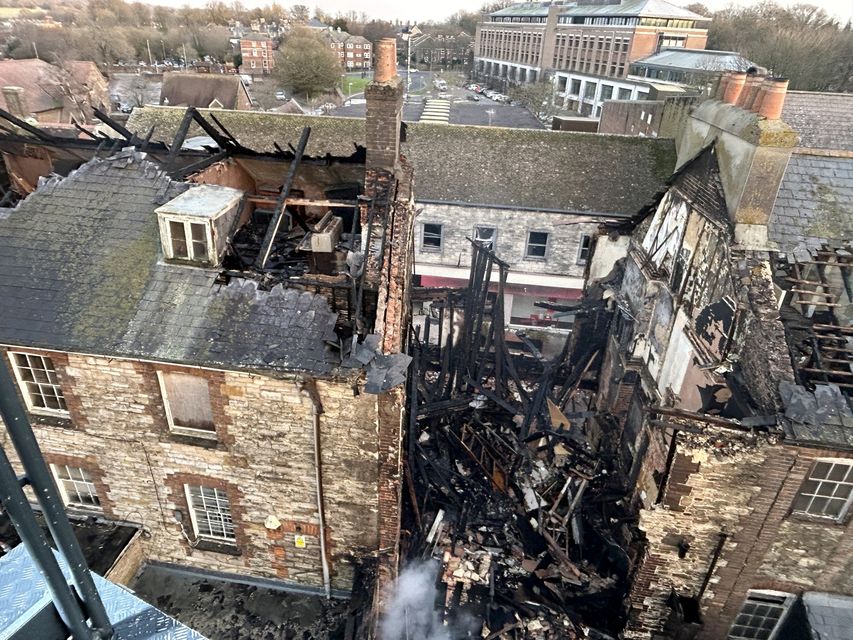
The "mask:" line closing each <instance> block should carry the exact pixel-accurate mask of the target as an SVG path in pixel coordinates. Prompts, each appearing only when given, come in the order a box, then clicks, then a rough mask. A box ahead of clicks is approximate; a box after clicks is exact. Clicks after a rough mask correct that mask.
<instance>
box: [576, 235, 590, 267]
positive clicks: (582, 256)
mask: <svg viewBox="0 0 853 640" xmlns="http://www.w3.org/2000/svg"><path fill="white" fill-rule="evenodd" d="M591 246H592V237H591V236H588V235H583V236H581V243H580V246H579V247H578V264H586V261H587V260H589V249H590V247H591Z"/></svg>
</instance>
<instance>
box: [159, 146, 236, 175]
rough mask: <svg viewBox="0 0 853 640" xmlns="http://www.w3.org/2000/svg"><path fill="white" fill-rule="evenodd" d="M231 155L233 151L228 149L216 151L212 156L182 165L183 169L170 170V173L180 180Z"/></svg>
mask: <svg viewBox="0 0 853 640" xmlns="http://www.w3.org/2000/svg"><path fill="white" fill-rule="evenodd" d="M230 155H231V152H230V151H228V150H225V151H220V152H219V153H214V154H213V155H212V156H208V157H207V158H204V159H202V160H199V161H198V162H194V163H192V164H190V165H187V166H185V167H182V168H181V169H177V170H175V171H171V172H169V175H170V176H172V178H174V179H176V180H179V179H181V178H184V177H186V176H189V175H192V174H194V173H196V172H198V171H201V170H202V169H206V168H207V167H209V166H210V165H212V164H216V163H217V162H219V161H220V160H225V158H227V157H228V156H230Z"/></svg>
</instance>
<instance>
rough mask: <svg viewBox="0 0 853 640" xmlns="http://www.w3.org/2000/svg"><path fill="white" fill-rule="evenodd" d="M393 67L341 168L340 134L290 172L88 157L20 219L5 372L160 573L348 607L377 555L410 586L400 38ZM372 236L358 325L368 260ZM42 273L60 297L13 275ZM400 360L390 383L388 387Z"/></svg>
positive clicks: (100, 506)
mask: <svg viewBox="0 0 853 640" xmlns="http://www.w3.org/2000/svg"><path fill="white" fill-rule="evenodd" d="M386 51H387V55H386V59H387V61H388V63H387V64H386V65H385V66H384V69H385V76H384V77H380V78H379V80H381V82H379V81H376V82H373V83H371V84H370V85H368V86H367V88H366V93H367V100H368V104H369V106H370V109H371V113H370V117H369V119H368V127H367V130H368V131H370V132H371V133H370V134H368V136H365V133H364V132H365V129H364V128H361V129H360V130H359V131H357V132H353V133H355V134H356V135H357V137H355V138H352V137H345V134H343V133H342V132H341V131H340V130H338V131H336V132H335V134H334V136H329V138H331V139H332V140H333V141H334V142H335V143H336V144H337V145H339V146H338V147H336V149H341V150H342V152H341V153H340V154H332V153H331V151H334V150H335V149H331V148H330V147H329V146H327V143H326V141H325V140H324V137H323V134H322V132H320V133H319V135H317V136H316V137H312V138H310V144H309V145H308V147H307V149H308V151H307V153H306V154H305V156H304V157H302V158H300V157H299V156H297V157H296V158H295V159H294V158H293V157H290V158H285V159H284V160H283V161H282V158H281V156H280V155H279V156H278V157H276V156H275V154H255V153H250V154H249V155H248V156H246V155H241V154H240V151H239V150H237V149H234V148H231V149H230V150H229V151H228V152H227V153H225V154H223V155H218V156H213V160H214V162H209V161H208V162H203V163H201V164H198V163H197V162H195V161H194V159H197V158H198V155H197V154H194V153H193V152H186V153H189V154H190V156H191V157H187V156H186V155H180V154H172V156H171V160H167V159H166V158H165V156H164V155H163V153H162V151H163V147H162V146H161V144H162V143H152V144H151V146H150V147H149V148H150V149H152V152H151V153H145V152H140V151H137V150H136V149H134V148H125V149H124V150H123V151H122V152H121V153H119V154H116V155H112V156H110V157H107V158H98V157H94V158H92V159H90V160H89V161H88V162H86V161H85V158H83V157H82V155H83V153H86V152H87V151H83V153H79V154H75V155H76V156H77V163H76V164H74V165H69V164H63V168H62V169H60V171H62V173H63V174H66V175H65V177H60V176H59V175H54V176H53V178H52V179H51V180H48V181H47V182H43V183H42V184H41V185H40V186H39V187H38V188H37V189H34V190H32V192H31V193H29V195H28V196H27V197H25V198H24V199H23V200H21V201H20V202H19V204H18V206H17V207H15V208H14V209H2V210H0V245H2V247H3V248H2V250H0V254H2V258H0V262H2V264H3V265H4V266H5V268H6V269H7V270H8V271H7V274H8V277H0V297H2V299H4V300H17V302H15V303H14V305H13V306H14V311H12V312H10V313H3V314H2V315H0V359H2V362H3V363H4V366H8V367H10V369H11V370H12V372H13V373H14V376H15V379H16V381H17V386H18V393H19V396H20V401H21V402H22V403H23V404H24V406H25V407H26V410H27V411H28V413H29V415H30V420H31V422H32V423H33V427H34V431H35V435H36V437H37V439H38V441H39V444H40V446H41V448H42V451H43V453H44V456H45V458H46V460H47V462H48V463H49V464H50V465H51V469H52V471H53V474H54V477H55V480H56V483H57V485H58V486H59V488H60V491H61V494H62V497H63V498H64V500H65V502H66V504H67V506H68V508H69V509H70V510H74V511H77V512H80V513H84V514H88V515H91V516H92V517H93V518H104V519H107V520H110V521H117V520H118V521H130V522H133V523H138V525H139V526H140V528H142V529H143V530H144V531H145V532H146V534H145V535H146V544H145V546H144V550H143V552H142V553H141V554H140V558H139V559H140V560H142V559H150V560H158V561H160V562H165V563H174V564H179V565H184V566H190V567H192V568H194V569H197V570H206V571H218V572H225V573H230V574H235V575H236V576H252V577H255V578H268V579H274V580H275V579H277V580H283V581H288V582H293V583H299V584H301V585H305V586H312V585H313V586H315V587H317V586H321V585H322V586H323V587H324V589H325V590H326V592H327V593H328V592H330V591H331V590H332V589H343V590H347V589H349V588H350V587H351V585H352V582H353V575H354V566H355V565H354V563H353V560H354V559H356V558H357V557H359V556H363V555H364V554H367V555H368V556H372V557H374V558H375V557H377V555H378V557H379V561H380V572H381V574H382V575H389V573H390V572H393V567H394V564H395V558H396V554H395V549H396V545H397V540H398V535H399V521H398V514H399V497H400V495H401V491H400V489H399V486H398V481H399V478H400V477H401V475H402V472H401V471H400V469H399V466H398V465H399V460H400V457H399V442H400V434H401V431H400V428H401V422H400V420H401V416H402V409H401V407H402V406H403V404H404V403H403V396H404V390H403V388H402V387H401V383H402V382H404V380H405V373H404V372H405V366H406V364H407V363H408V357H407V356H405V355H403V354H402V353H401V352H402V351H403V350H404V349H405V339H406V336H407V335H408V332H407V325H406V319H407V316H408V302H407V300H408V287H409V284H408V283H409V281H410V279H411V263H412V252H411V244H412V225H413V209H412V207H411V204H410V189H411V169H410V166H409V165H408V164H407V163H406V162H405V160H404V159H402V158H400V156H399V152H398V150H399V131H400V112H401V109H402V96H403V89H402V83H401V80H400V79H399V77H397V76H396V74H395V72H394V66H393V65H394V59H395V52H394V46H393V41H391V42H390V47H386ZM189 113H190V114H192V112H191V111H190V112H189ZM220 113H223V112H220ZM230 113H233V114H239V115H245V113H244V112H237V111H231V112H230ZM189 122H190V121H189V120H187V124H189ZM196 123H198V121H197V120H196ZM294 124H295V126H296V129H294V130H292V131H291V134H296V133H297V131H302V132H303V135H305V136H307V131H306V130H304V129H303V127H305V124H306V122H305V121H300V120H294ZM210 128H211V130H212V127H210ZM182 131H183V133H182V134H180V135H179V136H178V138H176V139H174V140H173V144H172V148H173V149H180V148H181V147H182V145H181V141H182V140H183V139H184V136H185V135H186V133H187V131H188V129H187V127H184V128H183V130H182ZM265 134H267V135H269V134H268V133H267V132H265ZM367 137H369V140H368V139H367ZM277 139H278V140H280V141H281V144H282V145H285V146H286V145H287V144H288V141H291V140H293V141H294V142H295V139H294V138H293V137H292V135H288V136H286V137H278V138H277ZM305 139H306V140H308V138H307V137H306V138H305ZM344 140H346V142H345V143H344ZM41 141H42V142H45V144H46V147H45V148H44V153H43V156H49V155H50V153H51V151H49V150H48V149H47V147H49V148H50V149H52V151H53V152H54V153H62V152H61V151H60V150H59V147H60V146H61V145H50V144H48V143H49V142H52V139H50V138H46V137H45V138H44V139H42V140H41ZM93 142H94V141H93ZM341 143H343V144H341ZM223 145H224V146H226V147H227V145H226V144H225V143H224V142H223ZM354 145H359V146H361V148H362V149H363V150H364V153H363V154H361V155H360V156H358V157H357V158H353V157H351V150H352V149H353V147H354ZM84 148H85V149H88V153H92V154H96V153H97V151H96V149H97V147H94V148H93V147H92V146H91V145H89V146H86V145H84ZM81 149H83V148H81ZM158 149H159V151H158ZM325 150H329V151H330V153H328V154H327V153H324V151H325ZM315 153H316V154H318V155H317V156H316V157H315V156H314V154H315ZM300 155H301V154H300ZM226 156H228V157H226ZM244 160H245V161H246V162H244ZM187 162H188V163H189V164H188V165H187V164H186V163H187ZM291 163H294V164H293V166H292V168H293V174H291V178H290V180H289V181H288V182H287V183H286V185H283V183H284V181H285V178H284V176H285V175H286V174H287V173H288V167H289V166H291ZM165 166H170V167H172V171H171V172H167V171H166V170H165V168H164V167H165ZM179 167H183V168H179ZM72 169H74V170H73V171H72ZM36 171H38V172H40V173H41V169H37V170H36ZM41 175H44V174H43V173H42V174H41ZM35 182H37V180H34V183H35ZM388 185H393V186H391V187H389V186H388ZM291 186H292V188H291ZM331 193H334V194H335V195H336V196H337V198H338V199H337V205H338V208H336V209H334V210H329V208H328V205H329V202H330V201H329V199H328V198H329V194H331ZM361 193H363V194H365V196H366V197H367V199H368V200H369V201H370V202H371V204H370V209H369V214H368V207H367V205H366V204H362V205H361V206H360V205H359V203H360V202H361V201H360V200H358V199H357V198H356V195H357V194H361ZM279 194H280V195H281V199H280V200H279ZM276 203H278V204H276ZM285 204H286V206H287V208H288V211H287V212H285V211H284V206H285ZM342 205H343V206H342ZM294 207H298V210H297V209H295V208H294ZM36 210H37V211H38V212H39V213H38V215H34V213H33V212H34V211H36ZM333 214H340V215H333ZM294 215H295V218H294V217H292V216H294ZM368 215H369V217H370V224H369V225H368V224H367V220H366V219H367V216H368ZM374 215H375V216H376V220H377V221H376V222H374ZM342 216H345V217H347V223H346V224H344V223H343V217H342ZM362 217H364V218H365V223H364V224H363V225H361V224H360V222H361V218H362ZM293 220H301V223H299V224H298V225H297V226H298V227H299V228H300V229H302V231H304V233H302V232H300V231H296V227H294V226H292V224H291V223H292V221H293ZM354 220H357V221H358V222H359V224H358V225H354ZM392 228H393V238H391V239H387V238H388V236H386V234H389V235H390V234H391V230H392ZM56 229H65V232H64V233H63V235H65V236H67V240H68V242H59V243H57V236H56V233H55V230H56ZM343 229H346V230H348V232H353V233H355V235H354V236H352V237H351V238H349V239H348V240H347V242H339V241H340V240H341V233H342V230H343ZM360 229H363V231H360ZM51 230H52V231H51ZM294 234H295V235H294ZM296 235H298V236H300V239H299V240H296V243H298V244H299V247H297V244H296V243H295V242H294V240H295V236H296ZM23 238H30V239H29V240H26V241H22V239H23ZM264 238H265V239H266V240H264V241H263V242H262V239H264ZM361 239H363V242H364V249H363V251H364V256H365V259H364V263H363V264H364V266H363V267H362V270H361V271H360V278H359V282H360V283H363V284H360V285H359V286H360V293H359V295H358V300H359V302H357V303H353V304H358V305H360V307H359V308H360V310H357V309H356V308H355V306H351V305H350V302H346V301H345V299H347V300H348V299H349V298H350V296H349V293H348V292H349V287H350V283H351V282H352V281H353V279H352V277H351V275H348V273H347V270H348V267H347V260H346V253H347V251H350V252H352V251H353V247H356V248H357V247H360V246H362V245H361V244H360V242H361ZM386 239H387V241H386ZM380 246H381V247H382V250H381V255H380V249H379V247H380ZM284 256H288V257H287V258H284ZM23 271H26V272H29V273H32V278H31V280H30V282H29V284H31V285H32V286H34V287H38V289H39V291H41V292H42V293H40V294H38V295H33V294H32V290H31V289H29V285H26V284H25V283H23V282H22V281H21V280H20V279H19V278H17V277H14V276H12V275H11V274H12V273H13V272H23ZM294 276H295V277H296V279H294ZM297 280H298V281H299V282H298V283H297ZM380 280H381V282H380ZM262 281H263V283H262ZM341 287H343V289H341ZM392 290H393V293H392ZM381 292H386V293H387V294H388V295H385V294H383V293H381ZM341 293H343V297H342V296H341ZM341 305H342V306H341ZM356 325H358V326H356ZM336 345H337V346H336ZM339 347H340V348H339ZM341 349H343V351H342V350H341ZM382 353H384V354H386V355H388V356H390V358H391V360H384V359H382V358H380V360H376V357H377V356H379V355H380V354H382ZM350 356H352V357H350ZM368 361H370V362H371V363H373V364H368ZM392 361H396V362H397V363H398V365H399V366H397V365H392V368H396V373H395V374H393V376H394V379H395V382H394V383H393V384H392V385H391V387H389V386H388V385H387V383H386V382H385V378H386V375H385V373H387V372H379V371H378V370H376V371H374V374H375V373H378V374H379V375H378V377H374V374H369V373H368V371H369V370H370V369H371V368H375V365H378V364H380V363H383V364H382V366H383V367H384V366H385V364H386V363H389V362H392ZM367 375H370V376H371V379H370V380H369V381H368V379H367V377H366V376H367ZM392 387H393V388H392ZM0 427H2V422H0ZM5 434H6V432H5V429H3V428H0V446H3V447H4V449H6V450H7V451H8V450H9V449H11V447H9V446H7V445H8V440H7V439H6V435H5ZM339 439H340V440H339ZM385 560H388V562H387V563H386V562H385Z"/></svg>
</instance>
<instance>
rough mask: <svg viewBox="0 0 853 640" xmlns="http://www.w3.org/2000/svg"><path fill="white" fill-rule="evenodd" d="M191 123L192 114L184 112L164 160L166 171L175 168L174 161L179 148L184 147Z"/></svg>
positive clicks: (188, 111) (189, 110)
mask: <svg viewBox="0 0 853 640" xmlns="http://www.w3.org/2000/svg"><path fill="white" fill-rule="evenodd" d="M192 123H193V112H192V110H191V109H187V110H186V111H184V117H183V119H182V120H181V124H180V126H179V127H178V130H177V131H176V132H175V137H174V138H173V139H172V146H171V147H169V155H168V156H167V158H166V171H172V169H173V167H174V166H175V160H177V158H178V153H179V152H180V150H181V147H183V146H184V140H186V138H187V133H188V132H189V130H190V125H191V124H192Z"/></svg>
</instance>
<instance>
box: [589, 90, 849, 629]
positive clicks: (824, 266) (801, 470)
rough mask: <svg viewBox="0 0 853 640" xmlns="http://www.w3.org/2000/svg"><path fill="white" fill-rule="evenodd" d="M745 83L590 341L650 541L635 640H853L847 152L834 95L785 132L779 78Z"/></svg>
mask: <svg viewBox="0 0 853 640" xmlns="http://www.w3.org/2000/svg"><path fill="white" fill-rule="evenodd" d="M745 75H746V74H742V73H735V74H731V75H729V76H724V78H723V83H722V87H721V88H720V89H719V90H718V93H717V98H721V99H713V100H706V101H704V102H702V103H701V104H700V105H698V106H696V107H695V109H693V111H692V113H691V114H689V116H688V117H686V118H684V122H683V126H682V127H681V132H680V136H679V138H680V139H679V141H678V158H679V167H678V169H677V171H676V174H675V175H674V176H673V178H672V180H671V182H670V188H669V190H668V192H667V193H666V194H665V196H664V197H663V198H662V200H661V201H660V204H659V206H658V207H657V210H656V212H655V214H654V215H653V216H649V217H648V218H647V219H646V220H645V221H643V222H642V223H640V224H639V225H638V226H637V228H636V229H635V230H634V232H633V234H632V237H631V239H630V242H629V244H628V250H627V253H626V255H625V256H624V260H623V261H621V263H620V264H621V267H620V271H621V273H620V276H619V278H617V279H621V282H618V283H616V281H615V280H613V279H611V280H610V284H609V286H612V287H613V289H612V290H611V291H610V295H611V296H612V298H613V299H615V300H618V304H617V305H616V306H615V308H614V310H613V313H612V321H611V325H610V326H611V332H610V335H609V336H608V337H607V338H606V339H604V340H603V341H602V342H600V343H598V342H595V340H594V338H593V336H589V338H590V341H591V342H593V343H594V344H592V345H589V347H588V348H589V349H593V350H596V349H597V350H600V351H601V352H603V353H605V357H604V361H603V364H602V369H601V372H600V375H599V376H598V379H599V380H600V386H599V394H598V398H597V401H596V406H597V410H598V415H597V417H596V421H595V424H596V425H597V428H595V429H592V430H591V431H590V433H591V436H592V440H593V441H595V442H599V441H600V442H608V443H612V444H611V445H610V446H612V445H615V446H616V447H617V448H616V450H613V451H611V453H612V454H614V459H615V460H618V464H619V466H620V467H621V471H622V474H621V475H622V477H623V478H624V481H625V483H626V487H627V488H628V490H629V491H630V492H632V493H633V497H632V500H631V502H632V503H633V504H634V505H637V506H638V508H639V527H640V529H641V530H642V532H643V533H644V545H643V548H642V549H641V550H640V553H639V554H638V562H637V568H636V571H635V572H634V577H633V584H632V587H631V591H630V595H629V599H628V604H629V607H630V618H629V623H628V628H627V630H626V631H625V633H624V637H625V638H632V639H636V640H650V639H652V638H655V639H670V640H672V639H676V638H677V639H679V640H682V639H697V640H706V639H707V640H718V639H722V638H726V639H728V640H740V639H743V638H759V639H763V640H771V639H775V638H778V639H780V640H781V639H782V638H801V637H803V638H817V637H820V638H845V637H850V636H849V622H848V623H846V626H845V623H843V622H841V621H843V620H847V621H849V620H850V615H851V609H853V598H851V597H850V596H851V595H853V580H851V574H850V572H849V570H847V567H849V566H850V563H851V561H853V546H851V535H850V534H851V531H853V522H851V517H850V516H851V506H853V453H851V441H853V440H852V439H851V425H853V412H851V409H850V396H851V384H850V376H851V373H850V364H851V358H850V335H851V331H853V328H851V321H850V309H851V294H850V291H851V283H850V268H849V263H850V257H849V256H850V249H851V247H850V238H851V237H853V225H851V220H850V216H845V215H838V214H839V212H841V211H849V210H850V209H851V206H853V190H851V188H850V185H851V184H853V157H851V154H850V149H851V147H853V145H851V141H850V137H849V135H847V134H846V132H845V131H844V129H843V128H842V129H840V130H839V128H838V124H837V120H836V117H837V115H840V113H846V112H845V111H843V106H842V104H841V102H843V99H842V100H841V101H839V103H838V104H837V105H835V106H836V107H838V111H837V112H835V111H834V110H833V109H831V108H830V107H831V106H832V105H830V104H827V103H825V102H824V101H823V99H822V96H820V95H816V96H814V99H813V100H812V101H811V104H810V105H809V107H808V108H807V107H806V106H805V104H801V105H800V106H801V107H802V113H803V114H805V113H807V114H809V115H808V117H807V119H806V126H804V127H801V126H800V125H801V123H799V122H797V121H796V119H793V118H792V122H793V123H794V129H792V128H791V127H790V126H789V125H788V124H786V123H785V122H784V121H782V120H780V119H779V116H780V115H782V114H784V110H783V107H782V100H784V98H785V85H786V81H779V80H769V79H768V80H767V81H766V82H765V83H764V84H762V82H761V78H760V77H757V76H753V77H750V78H748V79H747V78H746V77H745ZM798 102H799V101H798ZM848 111H849V105H848ZM795 129H796V130H795ZM797 134H799V141H798V140H797ZM833 147H834V148H833ZM597 259H598V258H597V255H596V254H593V256H592V257H591V261H592V263H593V264H595V263H596V261H597ZM608 261H610V259H609V260H608ZM611 264H612V262H611ZM616 475H620V474H619V473H618V472H617V474H616ZM809 627H810V629H809Z"/></svg>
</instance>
